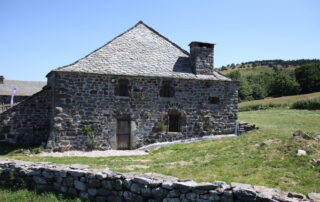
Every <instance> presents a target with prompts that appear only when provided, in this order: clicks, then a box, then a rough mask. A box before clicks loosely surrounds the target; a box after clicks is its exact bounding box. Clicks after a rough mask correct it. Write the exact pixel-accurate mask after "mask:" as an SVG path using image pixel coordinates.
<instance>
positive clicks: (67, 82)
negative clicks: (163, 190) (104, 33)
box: [49, 73, 237, 149]
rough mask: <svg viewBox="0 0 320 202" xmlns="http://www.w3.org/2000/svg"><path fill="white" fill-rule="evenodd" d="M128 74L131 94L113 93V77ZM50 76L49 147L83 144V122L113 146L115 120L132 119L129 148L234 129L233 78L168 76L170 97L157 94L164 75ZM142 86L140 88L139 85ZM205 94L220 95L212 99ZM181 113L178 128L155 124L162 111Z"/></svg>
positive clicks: (82, 146)
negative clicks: (172, 93) (164, 128)
mask: <svg viewBox="0 0 320 202" xmlns="http://www.w3.org/2000/svg"><path fill="white" fill-rule="evenodd" d="M123 78H126V79H128V80H129V89H130V95H129V96H128V97H123V96H116V95H115V94H116V93H115V90H116V87H117V81H118V80H120V79H123ZM49 80H55V82H49V83H54V86H51V87H52V88H53V90H54V92H55V94H54V97H53V103H54V106H53V107H54V108H55V109H56V110H55V114H54V117H53V122H52V124H53V128H52V131H51V137H50V140H49V141H50V146H51V147H52V148H63V147H65V148H66V149H67V148H70V149H71V148H72V149H85V147H86V144H85V142H86V138H87V137H86V136H85V134H84V133H83V132H82V128H83V126H84V125H92V126H93V127H94V128H95V129H96V130H97V131H96V134H98V136H97V137H98V138H99V139H100V142H101V145H100V146H101V147H102V148H105V149H111V148H113V149H117V120H118V119H122V118H125V119H128V120H130V122H131V133H130V140H131V144H130V146H131V148H136V147H139V146H142V145H145V144H150V143H154V142H157V141H172V140H177V139H183V138H191V137H198V136H204V135H220V134H234V132H235V122H236V119H237V104H236V103H237V83H232V82H229V81H228V82H226V81H198V80H183V79H173V80H171V81H172V82H173V83H172V84H173V86H174V89H175V91H176V92H175V96H174V97H168V98H167V97H160V95H159V91H160V88H161V85H162V82H164V81H167V80H168V79H163V78H137V77H132V78H128V77H121V76H103V75H88V74H75V73H57V74H55V75H53V74H52V75H51V77H50V78H49ZM141 89H143V91H141ZM210 97H219V99H220V102H219V104H211V103H210ZM170 112H176V113H177V114H179V115H180V117H181V131H180V132H164V131H160V129H159V127H160V125H161V123H162V121H163V120H162V118H163V114H166V113H169V114H170Z"/></svg>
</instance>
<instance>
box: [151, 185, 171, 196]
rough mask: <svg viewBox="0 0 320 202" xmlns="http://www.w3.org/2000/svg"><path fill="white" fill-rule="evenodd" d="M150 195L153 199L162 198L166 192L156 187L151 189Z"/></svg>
mask: <svg viewBox="0 0 320 202" xmlns="http://www.w3.org/2000/svg"><path fill="white" fill-rule="evenodd" d="M151 193H152V196H153V197H154V198H164V197H166V196H167V194H168V190H166V189H162V188H160V187H157V188H154V189H152V191H151Z"/></svg>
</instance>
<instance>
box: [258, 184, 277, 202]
mask: <svg viewBox="0 0 320 202" xmlns="http://www.w3.org/2000/svg"><path fill="white" fill-rule="evenodd" d="M254 189H255V190H256V192H257V199H259V200H261V201H265V202H268V201H270V202H271V201H274V200H273V199H272V197H273V195H274V194H278V193H279V191H278V190H277V189H270V188H267V187H264V186H254Z"/></svg>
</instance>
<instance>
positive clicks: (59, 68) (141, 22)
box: [47, 20, 189, 76]
mask: <svg viewBox="0 0 320 202" xmlns="http://www.w3.org/2000/svg"><path fill="white" fill-rule="evenodd" d="M140 24H142V25H144V26H145V27H146V28H148V29H149V30H151V31H152V32H154V33H155V34H157V35H158V36H160V37H161V38H163V39H164V40H166V41H168V42H169V43H170V44H171V45H173V46H174V47H176V48H178V49H179V50H180V51H182V52H183V53H184V54H186V55H189V53H188V52H187V51H186V50H184V49H183V48H181V47H180V46H178V45H177V44H175V43H173V42H172V41H170V40H169V39H168V38H166V37H164V36H163V35H161V34H160V33H159V32H157V31H156V30H155V29H153V28H151V27H149V26H148V25H146V24H145V23H144V22H143V21H142V20H140V21H138V23H137V24H135V25H134V26H133V27H131V28H129V29H128V30H126V31H125V32H123V33H121V34H119V35H117V36H116V37H114V38H113V39H111V40H110V41H108V42H107V43H105V44H104V45H102V46H100V47H99V48H97V49H95V50H93V51H91V52H90V53H89V54H87V55H85V56H84V57H82V58H80V59H78V60H76V61H75V62H73V63H71V64H69V65H64V66H61V67H58V68H56V69H54V70H52V71H55V70H62V69H63V68H65V67H69V66H71V65H75V64H76V63H78V62H79V61H80V60H82V59H85V58H87V57H88V56H90V55H91V54H93V53H95V52H97V51H99V50H100V49H102V48H103V47H105V46H107V45H108V44H110V43H111V42H112V41H114V40H116V39H117V38H119V37H121V36H122V35H124V34H126V33H128V32H129V31H131V30H132V29H134V28H135V27H137V26H138V25H140ZM52 71H50V72H49V73H48V74H47V76H48V75H49V74H50V73H51V72H52Z"/></svg>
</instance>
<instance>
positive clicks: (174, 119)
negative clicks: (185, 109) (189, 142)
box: [169, 114, 180, 132]
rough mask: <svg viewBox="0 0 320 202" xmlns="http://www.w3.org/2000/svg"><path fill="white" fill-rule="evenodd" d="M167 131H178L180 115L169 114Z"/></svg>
mask: <svg viewBox="0 0 320 202" xmlns="http://www.w3.org/2000/svg"><path fill="white" fill-rule="evenodd" d="M169 132H180V116H179V115H176V114H169Z"/></svg>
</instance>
